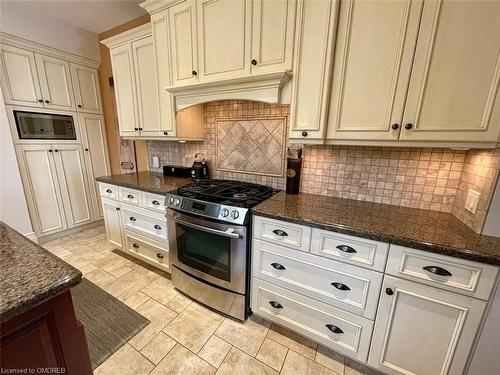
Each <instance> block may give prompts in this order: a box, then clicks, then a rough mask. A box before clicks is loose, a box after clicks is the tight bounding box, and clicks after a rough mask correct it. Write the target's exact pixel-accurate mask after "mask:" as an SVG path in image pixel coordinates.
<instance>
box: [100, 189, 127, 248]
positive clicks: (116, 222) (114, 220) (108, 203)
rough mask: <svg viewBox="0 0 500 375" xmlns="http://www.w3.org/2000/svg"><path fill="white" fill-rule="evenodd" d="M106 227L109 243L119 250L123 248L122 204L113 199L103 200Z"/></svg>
mask: <svg viewBox="0 0 500 375" xmlns="http://www.w3.org/2000/svg"><path fill="white" fill-rule="evenodd" d="M101 203H102V211H103V214H104V225H105V226H106V235H107V237H108V242H109V243H110V244H112V245H113V246H116V248H118V249H122V248H123V240H122V224H121V216H120V211H121V208H120V204H119V203H118V202H116V201H113V200H111V199H106V198H101Z"/></svg>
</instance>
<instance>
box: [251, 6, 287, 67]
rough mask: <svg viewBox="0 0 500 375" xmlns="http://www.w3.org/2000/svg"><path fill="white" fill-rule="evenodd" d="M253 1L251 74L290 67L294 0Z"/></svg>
mask: <svg viewBox="0 0 500 375" xmlns="http://www.w3.org/2000/svg"><path fill="white" fill-rule="evenodd" d="M252 3H253V9H252V17H253V20H252V56H251V58H252V74H263V73H274V72H282V71H285V70H291V69H292V59H293V38H294V32H295V10H296V7H297V1H296V0H254V1H253V2H252ZM253 60H255V61H253Z"/></svg>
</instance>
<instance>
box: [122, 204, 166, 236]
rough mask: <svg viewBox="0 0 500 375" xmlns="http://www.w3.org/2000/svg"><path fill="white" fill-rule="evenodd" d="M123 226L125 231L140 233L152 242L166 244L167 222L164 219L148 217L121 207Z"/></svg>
mask: <svg viewBox="0 0 500 375" xmlns="http://www.w3.org/2000/svg"><path fill="white" fill-rule="evenodd" d="M122 213H123V216H122V218H123V225H124V227H125V229H127V230H131V231H133V232H136V233H140V234H142V235H144V236H147V237H149V238H151V239H153V240H156V241H161V242H164V243H166V242H167V221H166V219H165V218H164V217H161V216H153V215H148V212H141V211H139V210H136V209H134V210H133V209H130V208H127V207H123V206H122Z"/></svg>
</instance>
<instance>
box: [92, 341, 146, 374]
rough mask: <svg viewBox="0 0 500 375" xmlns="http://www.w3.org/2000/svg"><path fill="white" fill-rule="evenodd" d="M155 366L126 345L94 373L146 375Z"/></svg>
mask: <svg viewBox="0 0 500 375" xmlns="http://www.w3.org/2000/svg"><path fill="white" fill-rule="evenodd" d="M153 367H154V365H153V364H152V363H151V362H149V361H148V360H147V359H146V358H145V357H144V356H142V355H141V354H140V353H139V352H138V351H136V350H135V349H134V348H132V347H131V346H130V345H128V344H125V345H124V346H122V347H121V348H120V349H118V351H116V352H115V353H114V354H113V355H112V356H111V357H109V358H108V359H107V360H106V361H104V363H103V364H101V365H100V366H99V367H98V368H96V370H95V371H94V374H95V375H117V374H119V375H146V374H148V373H149V372H150V371H151V370H152V369H153Z"/></svg>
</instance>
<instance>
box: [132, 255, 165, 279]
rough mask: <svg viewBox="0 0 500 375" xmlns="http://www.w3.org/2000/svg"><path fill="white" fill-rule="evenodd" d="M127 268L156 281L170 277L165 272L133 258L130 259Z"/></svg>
mask: <svg viewBox="0 0 500 375" xmlns="http://www.w3.org/2000/svg"><path fill="white" fill-rule="evenodd" d="M128 266H129V267H130V268H132V269H133V270H135V271H137V272H140V273H143V274H144V275H146V276H148V277H149V278H151V279H157V278H159V277H166V278H170V275H169V274H168V273H167V272H164V271H162V270H160V269H159V268H156V267H154V266H152V265H150V264H147V263H144V262H141V261H140V260H138V259H136V258H133V257H131V259H130V263H128Z"/></svg>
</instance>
